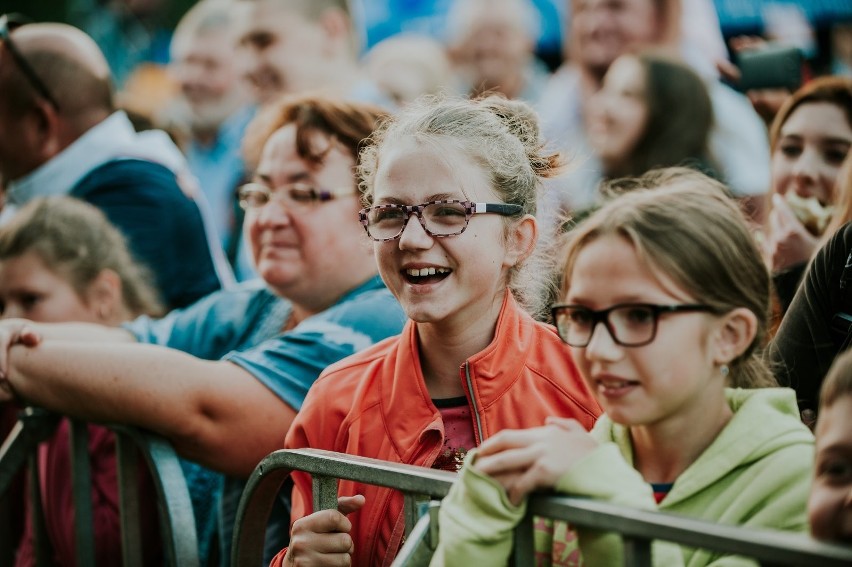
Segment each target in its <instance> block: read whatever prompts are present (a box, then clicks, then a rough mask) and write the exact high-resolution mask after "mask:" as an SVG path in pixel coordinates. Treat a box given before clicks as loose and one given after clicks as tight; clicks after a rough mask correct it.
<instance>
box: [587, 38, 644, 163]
mask: <svg viewBox="0 0 852 567" xmlns="http://www.w3.org/2000/svg"><path fill="white" fill-rule="evenodd" d="M646 82H647V81H646V78H645V70H644V68H643V67H642V64H641V63H640V62H639V60H638V59H637V58H636V57H633V56H631V55H627V56H624V57H619V58H618V59H617V60H616V61H615V63H613V64H612V66H611V67H610V68H609V71H607V74H606V76H605V77H604V82H603V86H602V88H601V90H599V91H598V92H597V93H595V95H594V96H593V97H592V99H591V100H590V103H589V117H588V128H587V132H588V137H589V143H590V144H591V145H592V147H593V148H594V150H595V152H596V153H597V154H598V156H599V157H600V158H601V160H603V161H604V162H605V163H618V162H620V161H622V160H623V159H625V158H626V157H627V156H629V155H630V153H631V152H633V150H634V149H635V148H636V144H637V143H638V142H639V140H640V139H641V137H642V134H643V132H644V131H645V125H646V124H647V122H648V104H647V103H646V101H645V88H646Z"/></svg>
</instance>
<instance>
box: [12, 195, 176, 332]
mask: <svg viewBox="0 0 852 567" xmlns="http://www.w3.org/2000/svg"><path fill="white" fill-rule="evenodd" d="M27 252H34V253H36V254H37V255H38V256H39V258H41V260H42V261H43V262H44V264H45V266H47V267H48V268H49V269H50V270H51V271H53V272H54V273H56V274H57V275H60V276H62V277H63V278H64V279H65V280H66V281H68V283H69V284H70V285H71V287H72V288H73V289H74V291H76V292H77V295H78V296H80V297H81V298H85V297H86V291H87V290H88V288H89V285H90V284H91V283H92V282H93V281H95V279H96V278H97V277H98V275H99V274H100V273H101V272H102V271H103V270H112V271H113V272H115V273H116V274H117V275H118V277H119V278H120V280H121V292H122V301H123V304H124V307H125V308H126V309H127V311H128V312H129V314H130V315H132V316H133V317H137V316H139V315H151V316H159V315H162V314H163V311H164V310H163V304H162V303H161V301H160V299H159V297H158V296H157V292H156V291H155V288H154V285H153V283H152V282H153V278H152V275H151V273H150V272H149V271H148V270H147V269H146V268H145V267H143V266H142V265H141V264H139V263H137V262H136V261H134V259H133V258H132V256H131V254H130V250H129V249H128V247H127V241H126V240H125V239H124V236H122V234H121V233H120V232H119V231H118V229H117V228H115V227H114V226H113V225H112V224H111V223H110V222H109V220H107V218H106V216H105V215H104V214H103V213H102V212H101V211H100V210H99V209H96V208H95V207H93V206H92V205H89V204H87V203H84V202H83V201H80V200H78V199H73V198H71V197H48V198H41V199H36V200H34V201H31V202H30V203H28V204H27V205H26V206H24V207H22V208H21V210H20V211H18V212H17V213H16V214H15V216H14V217H13V218H12V220H11V221H10V222H9V223H8V224H6V225H5V226H3V227H2V228H0V260H8V259H10V258H16V257H18V256H22V255H23V254H26V253H27Z"/></svg>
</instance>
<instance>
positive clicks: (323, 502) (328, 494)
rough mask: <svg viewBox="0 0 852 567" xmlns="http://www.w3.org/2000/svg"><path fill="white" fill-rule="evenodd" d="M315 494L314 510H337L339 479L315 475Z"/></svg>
mask: <svg viewBox="0 0 852 567" xmlns="http://www.w3.org/2000/svg"><path fill="white" fill-rule="evenodd" d="M313 496H314V502H313V506H314V510H337V479H336V478H334V477H333V476H322V475H314V477H313Z"/></svg>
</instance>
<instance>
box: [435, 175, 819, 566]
mask: <svg viewBox="0 0 852 567" xmlns="http://www.w3.org/2000/svg"><path fill="white" fill-rule="evenodd" d="M658 175H659V174H658ZM637 185H639V188H638V189H636V190H634V191H633V192H630V193H627V194H625V195H623V196H621V197H619V198H617V199H616V200H614V201H613V202H611V203H609V204H608V205H606V206H604V207H603V208H602V209H601V210H600V211H598V212H597V213H595V214H594V215H593V216H592V217H590V218H589V219H588V220H587V221H585V222H584V223H582V224H581V225H580V226H578V227H577V228H576V229H575V230H574V231H573V233H572V234H570V242H569V244H568V246H567V252H566V254H565V255H564V258H565V269H564V273H563V280H562V290H561V294H560V295H561V298H562V301H563V302H564V304H562V305H559V306H556V307H555V308H554V315H555V318H556V322H557V325H558V326H559V330H560V335H561V337H562V338H563V340H565V341H566V342H567V343H568V344H569V345H570V354H571V356H572V357H573V359H574V361H575V362H576V364H577V366H578V368H579V370H580V373H581V374H582V376H583V378H584V380H585V381H586V383H587V385H588V386H589V388H591V390H592V391H593V392H594V395H595V397H596V398H597V400H598V402H600V404H601V406H602V407H603V409H604V411H605V414H606V415H604V416H603V417H601V418H600V419H599V420H598V422H597V424H596V425H595V428H594V429H593V431H592V433H591V434H590V433H587V432H586V431H585V429H584V428H583V427H582V425H580V424H578V423H577V422H576V421H574V420H571V419H564V418H560V417H552V418H550V419H549V420H548V424H547V425H546V426H544V427H541V428H536V429H528V430H523V431H521V430H517V431H504V432H502V433H498V434H497V435H495V436H494V437H492V438H491V439H490V440H488V441H486V442H485V443H484V444H483V445H482V446H481V447H480V448H479V449H477V451H476V452H475V453H473V454H472V455H471V456H469V457H468V459H467V461H466V464H465V467H464V468H463V469H462V472H461V478H460V481H459V482H458V483H457V484H456V485H455V486H454V488H453V489H452V491H451V492H450V495H449V496H448V497H447V498H446V499H445V500H444V503H443V505H442V507H441V512H440V545H439V547H438V550H437V552H436V556H435V559H434V561H433V565H473V564H482V565H485V564H487V565H505V564H506V562H507V560H508V557H509V554H510V552H511V548H512V529H513V528H514V526H515V525H516V524H517V523H518V522H519V521H520V520H521V519H522V518H523V516H524V512H525V507H526V506H525V502H526V497H527V495H528V494H530V493H531V492H533V491H535V490H538V489H555V490H557V491H558V492H561V493H566V494H570V495H576V496H587V497H591V498H597V499H601V500H605V501H609V502H613V503H617V504H623V505H628V506H635V507H637V508H645V509H660V510H665V511H667V512H671V513H675V514H682V515H685V516H692V517H696V518H700V519H703V520H709V521H718V522H721V523H726V524H735V525H747V526H750V527H761V528H774V529H779V530H787V531H795V532H804V531H806V528H807V521H806V515H805V503H806V500H807V494H808V486H809V484H810V471H811V463H812V462H813V437H812V435H811V433H810V431H809V430H808V429H807V427H805V426H804V425H803V424H802V423H801V422H800V421H799V418H798V410H797V407H796V398H795V395H794V392H793V391H792V390H789V389H781V388H774V387H770V386H774V380H773V378H772V376H771V374H770V373H769V371H768V369H767V368H766V366H765V365H764V364H763V363H762V361H761V359H760V358H759V351H760V348H761V346H762V345H763V342H764V339H765V336H766V328H767V327H766V325H767V318H768V304H769V276H768V274H767V271H766V268H765V267H764V264H763V262H762V261H761V257H760V253H759V251H758V249H757V247H756V246H755V244H754V242H753V240H752V238H751V236H750V234H749V231H748V228H747V226H746V223H745V220H744V217H743V215H742V213H741V212H740V211H739V210H738V209H737V207H736V205H735V204H734V203H733V202H732V201H731V200H730V199H729V198H728V197H727V196H726V195H725V194H724V193H723V190H722V189H721V188H720V186H719V185H718V183H717V182H714V181H712V180H710V179H709V178H707V177H705V176H704V175H702V174H700V173H697V172H680V173H676V174H675V173H668V174H665V173H664V174H662V175H660V177H659V178H658V179H656V180H654V178H653V177H648V178H646V179H644V180H640V181H639V182H638V183H637ZM643 185H644V186H645V188H642V186H643ZM655 185H659V186H658V187H656V188H654V186H655ZM649 188H650V189H652V190H649ZM566 354H567V353H566ZM483 518H485V520H483ZM484 522H485V523H487V525H483V523H484ZM536 525H537V526H541V524H540V523H537V524H536ZM539 529H540V528H539ZM540 535H541V536H542V537H538V536H537V537H536V542H537V546H538V548H537V549H536V551H537V552H540V553H541V554H543V557H547V558H548V559H549V560H550V561H552V564H553V565H568V564H570V565H576V564H578V563H577V561H578V560H579V557H578V556H579V555H580V554H582V559H583V562H584V563H585V564H586V565H621V564H622V561H621V555H622V546H621V543H620V539H619V538H618V536H615V535H604V534H600V533H592V532H589V531H583V530H580V531H579V533H578V534H575V533H574V532H572V531H571V530H570V529H569V528H568V527H567V526H566V525H565V524H564V523H563V524H560V523H557V524H556V525H555V526H553V525H551V526H550V528H549V535H548V536H547V537H544V536H545V534H544V533H542V534H540ZM548 541H549V542H550V543H547V542H548ZM578 544H579V546H578ZM653 552H654V565H666V566H669V565H671V566H676V565H690V566H699V565H710V564H712V565H717V563H716V561H717V560H718V559H719V555H718V554H714V553H712V552H708V551H705V550H696V549H692V548H679V547H678V546H675V545H672V544H668V543H659V542H658V543H655V545H654V549H653ZM725 561H728V560H725ZM737 561H739V560H737ZM725 564H726V565H728V564H731V563H725ZM737 564H740V563H739V562H737Z"/></svg>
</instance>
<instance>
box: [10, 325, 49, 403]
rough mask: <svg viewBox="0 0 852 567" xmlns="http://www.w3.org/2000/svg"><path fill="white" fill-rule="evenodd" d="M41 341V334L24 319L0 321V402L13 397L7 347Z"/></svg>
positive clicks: (31, 344) (30, 344)
mask: <svg viewBox="0 0 852 567" xmlns="http://www.w3.org/2000/svg"><path fill="white" fill-rule="evenodd" d="M40 342H41V336H40V335H39V334H38V333H37V332H36V331H35V329H33V327H32V322H31V321H28V320H26V319H8V320H6V321H2V322H0V402H7V401H10V400H13V399H14V398H15V393H14V392H13V391H12V387H11V385H10V384H9V381H8V379H7V376H8V374H9V349H10V348H11V347H12V346H14V345H25V346H30V347H34V346H37V345H38V344H39V343H40Z"/></svg>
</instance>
